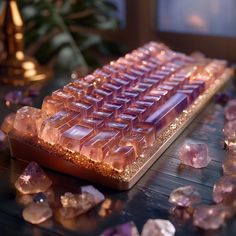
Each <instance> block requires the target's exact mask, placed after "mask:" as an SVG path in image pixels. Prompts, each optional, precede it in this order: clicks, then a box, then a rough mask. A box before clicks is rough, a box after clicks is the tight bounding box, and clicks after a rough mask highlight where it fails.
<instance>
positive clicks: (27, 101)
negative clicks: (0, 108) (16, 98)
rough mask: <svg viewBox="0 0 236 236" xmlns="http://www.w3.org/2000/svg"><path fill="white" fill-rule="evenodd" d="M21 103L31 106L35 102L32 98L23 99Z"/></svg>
mask: <svg viewBox="0 0 236 236" xmlns="http://www.w3.org/2000/svg"><path fill="white" fill-rule="evenodd" d="M19 103H20V104H21V105H26V106H31V105H32V104H33V100H32V98H31V97H23V98H22V99H21V100H20V102H19Z"/></svg>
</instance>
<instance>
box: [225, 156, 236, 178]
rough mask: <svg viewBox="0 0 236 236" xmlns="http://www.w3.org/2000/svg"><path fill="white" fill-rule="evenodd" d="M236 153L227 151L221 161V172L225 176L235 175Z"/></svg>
mask: <svg viewBox="0 0 236 236" xmlns="http://www.w3.org/2000/svg"><path fill="white" fill-rule="evenodd" d="M235 154H236V153H235V152H233V151H229V152H228V153H227V155H226V157H225V159H224V161H223V165H222V168H223V172H224V174H225V175H235V174H236V155H235Z"/></svg>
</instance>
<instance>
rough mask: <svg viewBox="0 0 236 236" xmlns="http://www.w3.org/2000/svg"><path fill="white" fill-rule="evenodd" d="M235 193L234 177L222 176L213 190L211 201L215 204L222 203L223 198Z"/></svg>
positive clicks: (235, 178)
mask: <svg viewBox="0 0 236 236" xmlns="http://www.w3.org/2000/svg"><path fill="white" fill-rule="evenodd" d="M235 191H236V177H233V176H223V177H221V178H220V179H219V180H218V181H217V183H216V184H215V185H214V188H213V199H214V201H215V202H216V203H220V202H222V201H224V199H225V198H227V197H229V196H230V195H232V194H235Z"/></svg>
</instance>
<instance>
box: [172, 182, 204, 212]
mask: <svg viewBox="0 0 236 236" xmlns="http://www.w3.org/2000/svg"><path fill="white" fill-rule="evenodd" d="M200 200H201V196H200V194H199V192H198V190H197V189H196V188H195V187H194V186H191V185H189V186H185V187H180V188H177V189H175V190H173V191H172V192H171V194H170V198H169V202H170V203H172V204H174V205H176V206H180V207H189V206H192V205H194V204H196V203H199V202H200Z"/></svg>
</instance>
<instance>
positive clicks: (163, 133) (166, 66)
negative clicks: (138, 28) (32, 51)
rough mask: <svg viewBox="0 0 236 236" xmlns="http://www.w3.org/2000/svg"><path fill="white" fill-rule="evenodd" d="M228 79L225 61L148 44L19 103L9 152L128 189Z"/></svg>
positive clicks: (23, 158)
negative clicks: (37, 103) (33, 102)
mask: <svg viewBox="0 0 236 236" xmlns="http://www.w3.org/2000/svg"><path fill="white" fill-rule="evenodd" d="M231 76H232V70H231V69H230V68H227V65H226V62H225V61H220V60H211V59H206V58H202V59H194V58H192V57H189V56H187V55H184V54H182V53H178V52H174V51H171V50H170V49H169V48H168V47H166V46H165V45H163V44H159V43H155V42H151V43H148V44H146V45H144V46H142V47H140V48H138V49H136V50H134V51H132V52H131V53H129V54H126V55H125V56H124V57H122V58H119V59H118V60H116V61H112V62H110V63H109V64H108V65H105V66H103V67H102V68H100V69H97V70H95V71H94V72H93V73H92V74H90V75H87V76H85V77H83V78H77V77H76V74H73V76H72V77H73V81H72V82H70V83H69V84H67V85H65V86H64V87H63V88H61V89H59V90H56V91H54V92H53V93H52V94H50V95H49V96H47V97H45V98H44V101H43V104H42V107H41V109H37V108H33V107H22V108H20V109H19V110H18V111H17V113H16V117H15V121H14V126H13V127H14V128H13V130H12V131H11V132H10V133H9V140H10V144H11V153H12V156H14V157H16V158H17V159H21V160H25V161H31V160H34V161H36V162H38V163H39V164H41V165H44V166H46V167H49V168H52V169H55V170H58V171H61V172H64V173H67V174H70V175H74V176H78V177H81V178H84V179H87V180H90V181H94V182H98V183H101V184H104V185H107V186H110V187H112V188H116V189H120V190H124V189H129V188H130V187H132V186H133V185H134V184H135V183H136V182H137V181H138V179H139V178H140V177H141V176H142V175H143V174H144V173H145V171H146V170H147V169H148V168H149V167H150V166H151V165H152V164H153V163H154V161H155V160H157V158H158V157H159V156H160V155H161V154H162V153H163V151H164V150H165V149H166V148H167V147H168V145H170V144H171V142H172V141H173V140H174V139H175V138H176V137H177V136H178V135H179V134H180V132H181V131H183V129H184V128H185V127H186V126H187V125H188V124H189V123H190V122H191V121H192V120H193V119H194V117H195V116H196V115H197V113H198V112H199V111H200V110H201V109H202V108H203V107H204V106H205V105H206V103H207V102H208V101H209V100H210V98H211V97H212V96H213V95H214V93H215V92H216V91H217V90H219V89H220V87H222V86H223V85H224V84H225V83H226V82H227V80H228V79H229V78H230V77H231Z"/></svg>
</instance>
